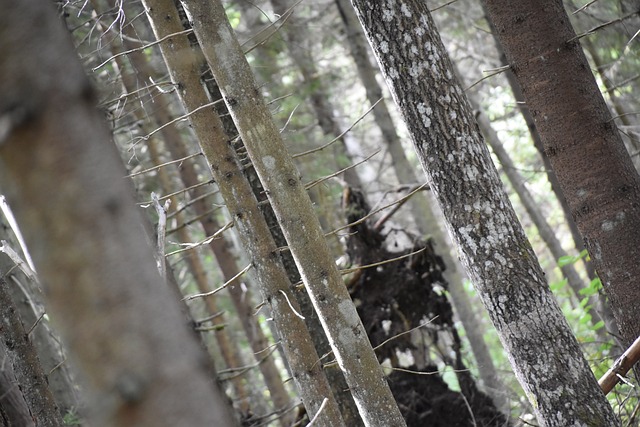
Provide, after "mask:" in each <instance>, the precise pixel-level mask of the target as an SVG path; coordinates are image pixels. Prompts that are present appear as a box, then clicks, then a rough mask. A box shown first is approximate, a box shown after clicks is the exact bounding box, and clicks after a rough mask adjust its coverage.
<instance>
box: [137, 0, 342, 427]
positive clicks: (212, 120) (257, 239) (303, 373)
mask: <svg viewBox="0 0 640 427" xmlns="http://www.w3.org/2000/svg"><path fill="white" fill-rule="evenodd" d="M145 6H146V7H147V14H148V16H149V20H150V22H151V26H152V27H153V30H154V33H155V35H156V38H158V39H161V38H163V37H165V36H167V35H170V34H175V33H177V32H178V31H180V30H181V28H182V27H181V23H180V19H179V16H178V14H177V10H176V8H175V5H174V4H173V2H171V1H170V0H154V1H145ZM192 16H194V15H192ZM195 17H196V18H199V17H200V16H199V15H195ZM194 24H195V20H194ZM200 42H201V43H202V41H201V40H200ZM160 48H161V50H162V54H163V56H164V58H165V61H166V63H167V67H168V69H169V72H170V74H171V78H172V80H173V81H174V82H175V83H176V84H178V85H179V88H180V89H179V95H180V98H181V101H182V102H183V105H184V106H185V110H186V111H187V112H191V113H192V114H191V115H190V117H189V119H190V122H191V125H192V127H193V129H194V132H195V133H196V136H197V137H198V139H199V142H200V145H201V148H202V150H203V153H204V155H205V158H206V159H207V162H208V163H209V165H210V168H211V173H212V175H213V177H214V178H215V180H216V182H217V183H218V188H219V189H220V192H221V194H222V196H223V198H224V200H225V203H226V205H227V209H228V210H229V212H230V214H231V216H232V218H233V219H234V221H235V226H236V227H237V229H238V235H239V237H240V239H241V241H242V245H243V246H244V248H245V250H246V251H247V252H248V253H249V254H250V255H251V258H252V267H253V269H254V270H255V280H256V281H257V283H258V284H259V285H260V287H261V291H262V294H263V296H264V299H265V302H266V303H268V304H269V305H270V308H271V313H272V315H273V320H274V322H275V324H276V326H277V328H278V331H279V332H280V335H281V338H282V345H283V346H284V348H285V353H286V355H287V359H288V362H289V366H290V368H291V370H292V372H293V378H294V380H295V381H296V384H297V386H298V390H299V392H300V397H301V398H302V400H303V402H304V404H305V407H306V409H307V411H308V412H309V414H310V415H311V416H313V415H315V414H316V413H317V412H318V410H319V408H320V406H321V404H322V402H323V399H325V398H326V399H327V405H326V407H325V408H324V410H323V411H322V413H321V414H320V416H319V418H318V420H317V423H318V425H324V426H330V425H335V426H339V425H343V422H342V419H341V417H340V413H339V411H338V410H337V404H336V402H335V399H333V396H332V394H331V390H330V388H329V385H328V382H327V380H326V377H325V376H324V373H323V371H322V366H321V363H318V359H319V358H318V355H317V353H316V351H315V349H314V347H313V343H312V341H311V337H310V336H309V332H308V331H307V329H306V326H305V325H304V322H303V320H302V319H301V318H300V317H299V316H298V314H297V313H299V308H298V307H297V304H296V303H295V299H294V298H293V294H292V293H291V290H290V289H289V288H290V286H291V284H290V282H289V280H288V278H287V274H286V271H285V270H284V268H283V266H282V263H281V261H280V260H279V255H278V251H277V247H276V245H275V242H274V241H273V238H272V236H271V234H270V231H269V227H268V226H267V224H266V222H265V220H264V217H263V216H262V213H261V212H260V210H259V208H258V203H257V200H256V199H255V196H254V195H253V192H252V189H251V186H250V185H249V182H248V181H247V179H246V177H245V176H244V174H243V172H242V166H241V165H240V163H239V161H238V159H237V157H236V154H235V152H234V150H233V147H232V146H231V144H230V141H229V138H228V136H227V135H226V134H225V132H224V129H223V124H222V122H221V121H220V118H219V117H218V116H217V114H215V112H214V111H213V110H212V109H203V108H200V109H199V110H198V111H195V110H196V109H198V108H199V107H202V106H203V105H206V104H208V103H209V99H208V98H207V95H206V93H205V92H204V88H203V87H202V86H201V85H200V67H199V65H200V61H199V59H198V58H197V56H195V55H194V53H193V51H192V49H191V46H190V44H189V41H188V40H187V38H186V37H185V36H173V37H170V38H169V39H168V40H167V42H164V43H161V44H160Z"/></svg>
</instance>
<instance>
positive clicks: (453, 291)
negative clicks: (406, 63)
mask: <svg viewBox="0 0 640 427" xmlns="http://www.w3.org/2000/svg"><path fill="white" fill-rule="evenodd" d="M335 3H336V6H337V7H338V11H339V12H340V16H341V18H342V21H343V23H344V26H345V30H346V32H347V41H348V44H349V50H350V52H351V56H352V57H353V59H354V62H355V64H356V68H357V69H358V75H359V77H360V80H361V81H362V84H363V85H364V88H365V91H366V94H367V99H368V101H369V103H371V105H374V104H375V103H376V102H378V101H379V100H381V99H382V98H383V95H382V89H381V87H380V85H379V84H378V80H377V79H376V70H375V68H374V66H373V65H372V64H371V61H370V60H369V54H368V45H369V43H368V42H367V39H366V37H365V36H364V33H363V32H362V27H361V26H360V23H359V22H358V17H357V16H356V14H355V12H354V10H353V7H352V6H351V3H350V2H349V0H335ZM373 117H374V120H375V123H376V125H377V126H378V127H379V128H380V131H381V133H382V137H383V139H384V142H385V143H386V145H387V147H388V150H389V154H390V156H391V161H392V164H393V169H394V171H395V173H396V176H397V177H398V181H399V182H400V183H401V184H413V183H418V182H420V181H421V180H423V179H424V177H420V178H419V175H420V174H419V171H416V170H415V168H414V167H413V166H412V165H411V163H410V162H409V159H407V156H406V154H405V152H404V148H403V147H402V143H401V141H400V137H399V136H398V134H397V132H396V128H395V125H394V124H393V120H392V119H391V114H390V113H389V110H388V108H387V103H386V102H385V101H384V99H382V101H380V102H379V103H378V105H376V107H375V108H374V109H373ZM428 197H429V196H427V195H426V194H425V193H424V192H419V193H418V194H415V195H414V196H413V197H412V198H411V199H410V200H409V205H410V206H411V212H412V214H413V218H414V220H415V222H416V225H417V228H418V232H419V233H420V234H421V235H422V236H429V238H430V239H432V240H433V242H434V244H435V248H436V250H437V252H438V255H440V256H442V259H443V260H444V263H445V265H446V269H445V271H444V272H443V275H444V277H445V279H446V280H447V284H448V287H447V289H448V291H449V295H450V296H451V301H452V303H453V306H454V308H455V311H456V314H457V315H458V318H459V319H460V322H461V323H462V326H463V327H464V330H465V332H466V337H467V339H468V340H469V345H470V347H471V352H472V353H473V357H474V359H475V360H476V363H477V365H478V371H479V375H480V379H481V380H482V383H483V385H484V387H485V389H486V391H487V392H488V393H489V394H490V395H491V397H492V399H493V400H494V403H495V404H496V406H497V407H498V408H500V410H502V411H503V412H504V413H508V412H509V407H508V402H507V399H506V396H505V393H504V390H505V387H504V384H503V383H502V381H501V380H500V378H499V377H498V373H497V372H496V369H495V366H494V364H493V360H492V359H491V354H490V353H489V349H488V347H487V344H486V343H485V341H484V329H485V328H484V325H483V323H482V322H481V320H480V318H479V316H478V315H477V314H476V312H475V311H474V310H473V307H472V304H471V301H470V299H469V296H468V295H467V293H466V291H465V290H464V285H463V281H464V279H465V278H464V276H463V273H464V272H463V268H462V265H461V264H460V260H459V259H458V258H457V257H455V256H454V255H453V254H454V249H453V245H452V242H451V238H450V237H449V236H448V235H447V234H446V231H444V230H443V225H442V224H440V221H439V220H438V214H437V211H436V209H438V207H437V206H435V205H434V203H433V202H431V200H428Z"/></svg>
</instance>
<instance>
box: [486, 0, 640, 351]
mask: <svg viewBox="0 0 640 427" xmlns="http://www.w3.org/2000/svg"><path fill="white" fill-rule="evenodd" d="M485 5H486V9H487V13H488V15H489V18H490V19H491V21H492V22H493V24H494V26H495V27H496V30H497V31H496V33H497V36H498V38H499V39H500V43H501V45H502V46H503V48H504V50H505V53H506V56H507V59H508V61H509V64H510V65H511V69H512V70H513V72H514V74H515V75H516V77H517V78H518V81H519V82H520V86H521V87H522V91H523V94H524V98H525V101H526V103H527V106H528V107H529V111H531V113H532V115H533V117H534V119H535V121H536V127H537V129H538V132H539V133H540V136H541V138H542V141H543V143H544V149H545V153H546V154H547V156H548V157H549V160H550V161H551V165H552V166H553V170H554V171H555V172H556V174H557V176H558V180H559V182H560V185H561V187H562V191H563V194H564V196H565V198H566V200H567V202H568V204H569V207H570V209H571V212H572V215H573V218H574V220H575V221H576V225H577V226H578V229H579V230H580V233H581V234H582V235H583V236H584V240H585V245H586V247H587V250H588V251H589V253H590V254H591V258H592V259H593V261H594V263H595V266H596V271H597V272H598V275H599V276H600V279H601V280H602V284H603V286H604V289H605V291H606V292H607V294H608V295H609V298H610V301H611V306H612V308H613V312H614V315H615V317H616V320H617V322H618V326H619V327H620V332H621V334H622V337H623V340H624V342H625V344H626V345H627V346H628V345H630V344H631V343H633V342H634V341H635V339H636V338H637V337H638V335H640V308H639V306H638V301H640V286H638V285H637V282H638V280H639V279H640V263H638V262H637V260H638V258H639V257H640V248H639V247H638V242H639V241H640V223H639V222H640V221H639V218H640V176H638V173H637V172H636V170H635V168H634V166H633V164H632V162H631V159H630V157H629V154H628V153H627V150H626V149H625V147H624V144H623V142H622V139H621V138H620V134H619V133H618V130H617V128H616V125H615V123H614V121H613V119H612V118H611V113H610V112H609V109H608V108H607V105H606V103H605V102H604V99H603V98H602V95H601V94H600V90H599V89H598V86H597V84H596V81H595V79H594V77H593V74H592V73H591V69H590V67H589V64H588V63H587V60H586V58H585V56H584V52H583V51H582V48H581V47H580V43H579V41H578V40H577V39H576V35H575V32H574V31H573V29H572V28H571V24H570V22H569V18H568V17H567V15H566V13H565V10H564V7H563V4H562V1H560V0H555V1H544V2H543V1H539V0H536V1H531V2H525V3H521V4H519V5H518V7H516V8H514V6H513V3H511V2H508V1H502V0H485Z"/></svg>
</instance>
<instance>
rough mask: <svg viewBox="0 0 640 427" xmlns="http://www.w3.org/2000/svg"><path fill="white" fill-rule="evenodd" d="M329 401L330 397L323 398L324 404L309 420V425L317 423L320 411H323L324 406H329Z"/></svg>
mask: <svg viewBox="0 0 640 427" xmlns="http://www.w3.org/2000/svg"><path fill="white" fill-rule="evenodd" d="M328 401H329V399H327V398H326V397H325V398H324V399H323V400H322V405H320V408H318V412H316V414H315V415H314V416H313V418H312V419H311V421H309V424H307V427H311V426H312V425H313V424H315V422H316V420H317V419H318V417H319V416H320V413H321V412H322V410H323V409H324V407H325V406H327V402H328Z"/></svg>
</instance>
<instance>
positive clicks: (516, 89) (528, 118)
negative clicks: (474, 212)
mask: <svg viewBox="0 0 640 427" xmlns="http://www.w3.org/2000/svg"><path fill="white" fill-rule="evenodd" d="M483 8H484V5H483ZM484 10H485V14H486V8H484ZM485 19H486V20H487V22H488V23H489V27H490V28H491V34H492V36H493V38H494V39H495V43H496V50H497V51H498V57H499V60H500V63H501V64H503V65H507V57H506V56H505V54H504V50H503V49H502V45H501V44H500V40H499V39H498V37H497V34H496V30H495V28H494V27H493V24H492V23H491V21H490V20H489V18H488V17H486V16H485ZM504 74H505V77H506V79H507V82H508V83H509V88H510V89H511V92H512V93H513V97H514V99H515V101H516V105H517V107H518V110H519V111H520V114H522V118H523V119H524V121H525V123H526V124H527V128H528V129H529V134H530V135H531V140H532V141H533V145H534V146H535V147H536V150H538V153H539V154H540V157H541V159H542V163H543V164H544V169H545V172H546V174H547V180H548V181H549V184H550V185H551V190H552V191H553V193H554V194H555V195H556V198H557V199H558V203H559V204H560V207H561V208H562V212H563V213H564V217H565V219H566V222H567V226H568V227H569V231H570V232H571V237H572V239H573V244H574V245H575V247H576V251H577V252H581V251H582V250H583V249H584V242H583V241H582V235H581V234H580V232H579V231H578V227H577V226H576V222H575V221H574V219H573V216H572V215H571V209H570V208H569V205H568V204H567V201H566V200H565V198H564V194H563V193H562V189H561V186H560V183H559V182H558V177H557V176H556V173H555V171H554V170H553V168H552V167H551V162H550V161H549V157H548V156H547V154H546V153H545V151H544V145H543V144H542V139H540V134H539V133H538V128H537V127H536V122H535V120H534V119H533V116H532V114H531V113H532V112H531V110H530V109H529V107H528V106H527V104H526V103H525V102H524V95H523V94H522V88H521V87H520V83H519V82H518V79H517V78H516V76H515V75H514V74H513V70H507V71H505V73H504ZM583 262H584V264H585V267H586V269H587V273H588V274H589V277H590V278H591V279H593V278H595V270H594V269H593V264H592V263H590V262H587V261H586V259H584V258H583Z"/></svg>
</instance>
